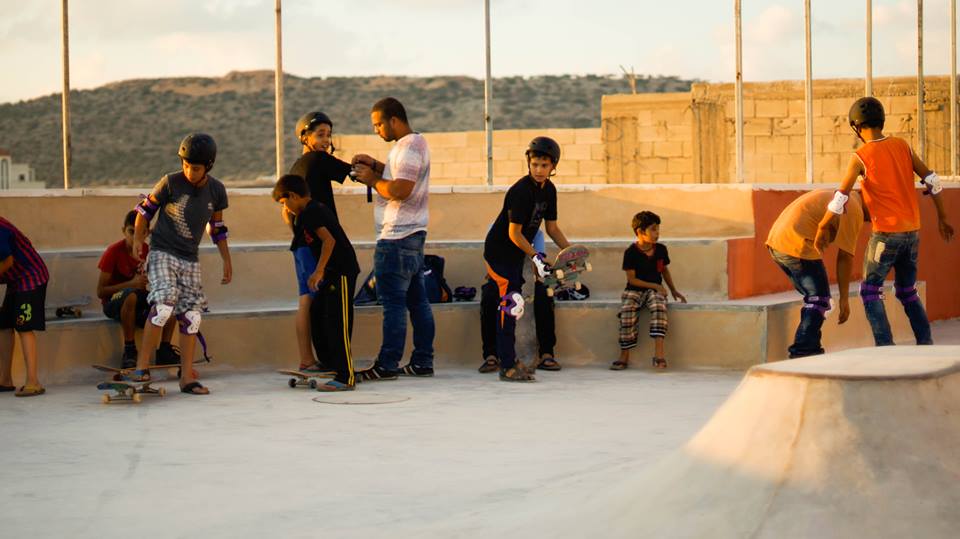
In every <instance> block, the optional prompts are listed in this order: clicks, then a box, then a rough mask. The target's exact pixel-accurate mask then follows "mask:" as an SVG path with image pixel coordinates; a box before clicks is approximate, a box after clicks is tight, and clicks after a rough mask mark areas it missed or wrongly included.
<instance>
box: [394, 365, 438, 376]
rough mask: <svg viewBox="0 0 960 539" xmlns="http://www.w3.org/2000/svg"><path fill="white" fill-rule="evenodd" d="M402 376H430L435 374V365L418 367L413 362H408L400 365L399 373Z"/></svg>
mask: <svg viewBox="0 0 960 539" xmlns="http://www.w3.org/2000/svg"><path fill="white" fill-rule="evenodd" d="M397 374H399V375H400V376H417V377H420V378H429V377H431V376H433V367H418V366H416V365H414V364H412V363H407V364H406V365H404V366H403V367H400V371H399V372H398V373H397Z"/></svg>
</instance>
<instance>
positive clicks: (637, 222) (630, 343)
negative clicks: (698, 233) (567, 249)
mask: <svg viewBox="0 0 960 539" xmlns="http://www.w3.org/2000/svg"><path fill="white" fill-rule="evenodd" d="M631 226H632V227H633V233H634V234H636V235H637V241H636V242H634V243H632V244H631V245H630V247H627V250H626V251H624V252H623V270H624V271H625V272H626V273H627V288H626V290H624V291H623V294H622V295H621V296H620V301H621V305H620V314H619V315H618V316H619V317H620V358H619V359H617V360H616V361H614V362H613V364H612V365H610V369H611V370H615V371H620V370H623V369H626V368H627V365H629V363H630V349H631V348H633V347H635V346H637V335H638V333H639V331H638V328H637V312H638V311H639V310H640V309H642V308H643V307H647V308H648V309H650V337H651V338H653V339H654V344H655V352H654V356H653V366H654V367H656V368H658V369H666V368H667V360H666V358H665V357H664V353H663V339H664V337H666V336H667V289H666V288H664V287H663V284H662V283H663V282H666V283H667V286H668V287H669V288H670V292H671V293H672V294H673V298H674V299H676V300H679V301H680V302H681V303H686V302H687V298H685V297H684V296H683V294H681V293H680V292H678V291H677V289H676V287H675V286H673V278H672V277H671V276H670V270H669V269H668V268H667V266H668V265H669V264H670V255H669V254H667V246H666V245H663V244H661V243H657V241H658V240H659V239H660V217H659V216H658V215H657V214H655V213H653V212H649V211H642V212H640V213H638V214H636V215H634V216H633V222H632V223H631Z"/></svg>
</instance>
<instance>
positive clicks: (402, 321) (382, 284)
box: [373, 232, 435, 371]
mask: <svg viewBox="0 0 960 539" xmlns="http://www.w3.org/2000/svg"><path fill="white" fill-rule="evenodd" d="M426 239H427V233H426V232H415V233H413V234H410V235H409V236H407V237H405V238H403V239H399V240H378V241H377V247H376V249H375V250H374V252H373V274H374V276H375V277H376V279H377V297H378V298H380V301H381V303H383V344H381V345H380V354H379V355H378V356H377V366H379V367H380V368H381V369H382V370H385V371H396V370H398V369H399V368H400V358H401V357H402V356H403V347H404V345H405V344H406V340H407V311H410V322H411V323H412V324H413V355H411V356H410V363H411V364H412V365H414V366H416V367H430V368H432V367H433V336H434V332H435V329H434V324H433V311H432V310H431V309H430V302H429V301H427V293H426V290H425V289H424V286H423V244H424V242H425V241H426Z"/></svg>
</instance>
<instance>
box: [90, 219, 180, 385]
mask: <svg viewBox="0 0 960 539" xmlns="http://www.w3.org/2000/svg"><path fill="white" fill-rule="evenodd" d="M136 222H137V211H136V210H130V211H129V212H128V213H127V216H126V217H125V218H124V220H123V229H122V230H123V239H122V240H120V241H118V242H115V243H113V244H111V245H110V246H109V247H107V249H106V250H105V251H104V252H103V255H102V256H101V257H100V262H99V263H98V264H97V267H98V268H99V269H100V278H99V280H98V281H97V297H99V298H100V302H101V303H102V304H103V314H104V315H105V316H106V317H107V318H109V319H111V320H115V321H117V322H120V326H121V328H122V330H123V356H122V357H121V359H120V368H121V369H133V368H136V366H137V344H136V342H135V341H134V331H135V330H136V328H138V327H140V328H142V327H144V324H146V322H147V315H148V313H149V312H150V304H149V303H148V302H147V276H146V274H144V272H143V263H142V262H140V260H144V259H146V257H147V253H148V252H149V250H150V246H149V245H147V244H143V251H142V252H140V253H139V255H140V256H139V257H135V256H134V255H133V236H134V227H135V225H136ZM174 324H175V322H174V321H172V320H171V321H168V322H167V325H166V326H164V327H163V336H162V340H161V342H160V347H159V348H157V360H156V362H157V365H176V364H178V363H180V353H179V352H178V351H177V349H176V348H174V347H173V346H171V345H170V338H171V337H172V336H173V327H174Z"/></svg>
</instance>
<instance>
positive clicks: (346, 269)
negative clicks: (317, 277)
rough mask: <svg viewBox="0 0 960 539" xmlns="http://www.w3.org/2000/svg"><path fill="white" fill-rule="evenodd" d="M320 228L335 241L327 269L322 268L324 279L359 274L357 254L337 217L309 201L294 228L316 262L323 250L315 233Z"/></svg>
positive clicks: (325, 208) (328, 210)
mask: <svg viewBox="0 0 960 539" xmlns="http://www.w3.org/2000/svg"><path fill="white" fill-rule="evenodd" d="M321 227H322V228H326V229H327V231H328V232H330V235H331V236H333V239H334V240H335V241H336V244H335V245H334V247H333V253H332V254H331V255H330V260H329V261H328V262H327V267H326V268H324V271H325V275H324V277H325V278H329V277H330V276H333V275H347V276H355V275H357V274H358V273H360V264H359V263H357V253H355V252H354V250H353V245H351V244H350V240H349V239H348V238H347V234H346V233H345V232H344V231H343V228H342V227H341V226H340V223H339V221H337V216H336V215H334V214H333V212H332V211H331V210H330V208H328V207H326V206H325V205H324V204H321V203H319V202H317V201H316V200H311V201H310V202H308V203H307V206H306V207H305V208H304V209H303V211H302V212H300V215H297V218H296V220H295V221H294V228H295V229H296V230H297V232H298V233H299V234H300V236H301V237H302V238H303V241H304V244H305V245H306V246H308V247H310V251H312V252H313V255H314V256H316V257H317V260H320V252H321V250H322V249H323V241H321V240H320V237H319V236H317V233H316V230H317V229H318V228H321Z"/></svg>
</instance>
